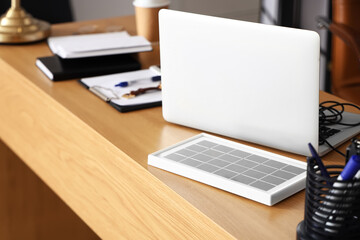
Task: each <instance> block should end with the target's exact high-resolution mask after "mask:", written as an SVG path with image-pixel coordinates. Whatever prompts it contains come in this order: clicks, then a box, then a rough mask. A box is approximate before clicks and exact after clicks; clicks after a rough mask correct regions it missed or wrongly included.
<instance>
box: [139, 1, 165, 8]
mask: <svg viewBox="0 0 360 240" xmlns="http://www.w3.org/2000/svg"><path fill="white" fill-rule="evenodd" d="M133 5H134V6H135V7H143V8H157V7H163V6H168V5H170V1H169V0H134V2H133Z"/></svg>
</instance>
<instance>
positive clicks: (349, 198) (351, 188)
mask: <svg viewBox="0 0 360 240" xmlns="http://www.w3.org/2000/svg"><path fill="white" fill-rule="evenodd" d="M307 161H308V167H307V179H306V195H305V214H304V220H303V221H301V222H300V223H299V225H298V226H297V239H298V240H303V239H316V240H325V239H326V240H332V239H341V240H347V239H360V179H351V180H347V181H344V180H339V179H338V176H339V174H340V173H341V172H342V169H343V168H344V166H340V165H328V166H325V168H326V169H327V171H328V173H329V175H330V177H325V176H323V175H322V174H321V171H320V168H319V166H318V164H317V162H316V160H315V159H314V158H312V157H311V158H308V159H307Z"/></svg>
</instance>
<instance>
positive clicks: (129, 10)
mask: <svg viewBox="0 0 360 240" xmlns="http://www.w3.org/2000/svg"><path fill="white" fill-rule="evenodd" d="M259 2H260V1H259V0H171V5H170V8H171V9H175V10H182V11H187V12H195V13H202V14H207V15H214V16H220V17H226V18H233V19H241V20H248V21H258V15H259V10H258V9H259ZM72 6H73V12H74V17H75V20H88V19H98V18H106V17H114V16H124V15H132V14H134V8H133V6H132V0H102V1H99V0H72Z"/></svg>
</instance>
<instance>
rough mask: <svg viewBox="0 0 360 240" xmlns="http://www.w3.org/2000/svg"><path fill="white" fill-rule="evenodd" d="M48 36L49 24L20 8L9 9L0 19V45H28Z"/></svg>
mask: <svg viewBox="0 0 360 240" xmlns="http://www.w3.org/2000/svg"><path fill="white" fill-rule="evenodd" d="M49 35H50V24H49V23H47V22H44V21H41V20H38V19H35V18H33V17H32V16H31V15H30V14H28V13H26V12H25V10H24V9H23V8H21V7H15V8H14V7H11V8H10V9H9V10H8V11H7V12H6V13H5V14H4V15H3V16H2V17H1V18H0V44H1V43H28V42H35V41H40V40H42V39H45V38H47V37H48V36H49Z"/></svg>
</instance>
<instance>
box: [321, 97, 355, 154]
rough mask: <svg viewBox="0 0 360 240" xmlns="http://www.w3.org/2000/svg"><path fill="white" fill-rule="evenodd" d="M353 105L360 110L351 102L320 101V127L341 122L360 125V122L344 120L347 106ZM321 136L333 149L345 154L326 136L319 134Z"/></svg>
mask: <svg viewBox="0 0 360 240" xmlns="http://www.w3.org/2000/svg"><path fill="white" fill-rule="evenodd" d="M346 106H348V107H353V108H356V109H358V110H360V107H358V106H356V105H354V104H351V103H340V102H337V101H325V102H322V103H320V105H319V127H320V128H321V127H322V126H331V125H334V124H339V125H343V126H349V127H355V126H358V125H360V122H357V123H349V122H348V123H346V122H342V120H343V117H342V114H343V112H344V111H345V107H346ZM319 138H320V139H321V140H322V141H324V142H325V143H326V144H327V145H328V146H329V147H330V148H331V149H333V150H334V151H335V152H337V153H339V154H340V155H342V156H345V154H344V153H342V152H340V151H339V150H337V149H336V148H335V147H334V146H332V145H331V144H330V143H329V142H328V141H327V140H326V139H325V137H324V136H321V134H320V135H319Z"/></svg>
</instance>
